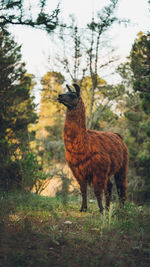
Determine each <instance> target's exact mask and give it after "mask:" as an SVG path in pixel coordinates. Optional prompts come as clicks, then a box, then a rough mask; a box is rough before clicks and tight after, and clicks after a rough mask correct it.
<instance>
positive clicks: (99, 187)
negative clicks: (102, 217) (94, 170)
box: [93, 176, 104, 213]
mask: <svg viewBox="0 0 150 267" xmlns="http://www.w3.org/2000/svg"><path fill="white" fill-rule="evenodd" d="M93 184H94V193H95V196H96V198H97V203H98V206H99V210H100V213H103V209H104V208H103V205H102V192H103V185H102V183H101V181H100V180H99V178H97V177H95V176H93Z"/></svg>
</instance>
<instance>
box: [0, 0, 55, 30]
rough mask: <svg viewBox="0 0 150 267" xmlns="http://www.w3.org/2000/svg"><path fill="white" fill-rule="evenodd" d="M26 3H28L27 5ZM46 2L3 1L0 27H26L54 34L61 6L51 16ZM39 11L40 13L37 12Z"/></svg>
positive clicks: (41, 0)
mask: <svg viewBox="0 0 150 267" xmlns="http://www.w3.org/2000/svg"><path fill="white" fill-rule="evenodd" d="M25 2H26V3H25ZM46 7H47V1H46V0H38V2H37V1H36V3H35V1H34V4H33V3H32V4H31V1H24V0H17V1H14V0H8V1H6V0H1V3H0V11H1V15H0V27H1V28H4V27H5V26H6V25H9V24H12V25H25V26H31V27H34V28H38V29H44V30H46V31H47V32H48V33H50V32H52V31H53V30H54V29H55V28H56V26H57V25H58V14H59V11H60V10H59V6H57V7H56V9H55V10H54V11H53V12H52V13H51V14H50V15H49V14H47V13H46V12H45V9H46ZM37 11H38V12H37Z"/></svg>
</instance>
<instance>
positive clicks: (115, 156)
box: [58, 84, 128, 212]
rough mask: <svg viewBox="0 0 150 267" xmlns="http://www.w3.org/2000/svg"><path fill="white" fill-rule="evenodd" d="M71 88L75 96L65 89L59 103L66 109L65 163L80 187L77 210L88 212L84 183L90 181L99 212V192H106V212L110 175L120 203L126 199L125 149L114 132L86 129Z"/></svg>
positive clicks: (80, 103)
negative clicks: (78, 207) (80, 203)
mask: <svg viewBox="0 0 150 267" xmlns="http://www.w3.org/2000/svg"><path fill="white" fill-rule="evenodd" d="M67 87H68V86H67ZM74 87H75V89H76V93H75V92H72V91H71V89H70V88H69V87H68V89H69V91H68V92H67V93H66V94H62V95H59V97H58V100H59V102H60V103H63V104H64V105H65V106H67V113H66V120H65V123H64V130H63V137H64V144H65V150H66V151H65V153H66V160H67V163H68V165H69V167H70V168H71V170H72V172H73V174H74V176H75V178H76V179H77V181H78V183H79V185H80V188H81V193H82V206H81V210H80V211H86V210H87V184H88V183H89V184H90V183H91V182H92V183H93V185H94V192H95V195H96V198H97V201H98V206H99V209H100V212H103V206H102V193H103V192H104V193H105V198H106V208H107V209H108V208H109V205H110V199H111V194H112V183H111V181H110V177H111V176H112V175H114V176H115V182H116V186H117V191H118V195H119V198H120V200H121V201H122V203H124V201H125V200H126V193H127V167H128V149H127V147H126V145H125V144H124V142H123V139H122V137H121V136H120V135H119V134H117V133H112V132H98V131H94V130H87V129H86V118H85V107H84V103H83V101H82V98H81V97H80V88H79V87H78V85H76V84H74Z"/></svg>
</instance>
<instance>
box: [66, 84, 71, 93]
mask: <svg viewBox="0 0 150 267" xmlns="http://www.w3.org/2000/svg"><path fill="white" fill-rule="evenodd" d="M66 87H67V89H68V91H69V92H72V91H71V89H70V87H69V85H68V84H66Z"/></svg>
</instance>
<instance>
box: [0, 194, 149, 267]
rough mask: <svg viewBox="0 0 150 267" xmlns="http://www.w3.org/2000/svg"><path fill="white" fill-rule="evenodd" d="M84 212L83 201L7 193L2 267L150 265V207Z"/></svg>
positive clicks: (1, 200) (0, 207)
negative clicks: (101, 212) (82, 210)
mask: <svg viewBox="0 0 150 267" xmlns="http://www.w3.org/2000/svg"><path fill="white" fill-rule="evenodd" d="M79 208H80V199H79V198H71V197H69V198H67V199H65V201H64V199H63V198H48V197H41V196H38V195H34V194H23V193H22V194H21V193H9V194H1V195H0V266H3V267H5V266H6V267H9V266H12V267H23V266H27V267H30V266H37V267H40V266H42V267H45V266H48V267H51V266H52V267H53V266H55V267H56V266H57V267H76V266H82V267H84V266H85V267H96V266H115V267H117V266H122V267H124V266H132V267H134V266H136V267H137V266H138V267H139V266H143V267H146V266H150V208H149V207H148V206H137V205H135V204H133V203H126V205H125V207H124V208H123V209H119V207H118V204H116V203H112V205H111V209H110V211H109V212H105V213H104V214H103V215H101V214H99V211H98V207H97V203H96V201H95V200H94V201H93V202H92V203H89V205H88V212H87V213H80V212H79Z"/></svg>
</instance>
